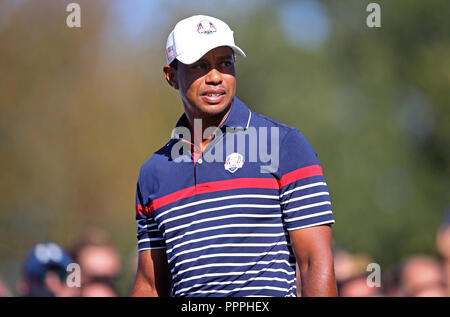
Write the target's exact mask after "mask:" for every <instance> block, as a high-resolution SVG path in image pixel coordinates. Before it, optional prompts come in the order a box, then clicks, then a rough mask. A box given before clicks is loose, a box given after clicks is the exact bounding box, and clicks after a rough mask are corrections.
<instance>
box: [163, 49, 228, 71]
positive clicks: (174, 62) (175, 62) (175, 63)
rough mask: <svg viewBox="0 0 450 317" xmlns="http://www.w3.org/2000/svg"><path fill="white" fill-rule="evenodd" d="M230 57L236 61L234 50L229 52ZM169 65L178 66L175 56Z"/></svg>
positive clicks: (175, 67)
mask: <svg viewBox="0 0 450 317" xmlns="http://www.w3.org/2000/svg"><path fill="white" fill-rule="evenodd" d="M231 58H232V60H233V63H234V62H235V61H236V55H235V54H234V52H233V53H232V54H231ZM169 66H170V67H172V68H174V69H175V70H177V68H178V60H177V59H176V58H175V59H174V60H173V61H172V63H170V64H169Z"/></svg>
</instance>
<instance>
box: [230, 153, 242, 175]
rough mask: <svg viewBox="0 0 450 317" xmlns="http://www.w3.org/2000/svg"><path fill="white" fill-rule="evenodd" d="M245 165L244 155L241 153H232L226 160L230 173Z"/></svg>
mask: <svg viewBox="0 0 450 317" xmlns="http://www.w3.org/2000/svg"><path fill="white" fill-rule="evenodd" d="M242 166H244V157H243V156H242V155H241V154H239V153H231V154H230V155H228V156H227V159H226V161H225V170H227V171H228V172H230V173H234V172H236V171H237V170H238V169H240V168H241V167H242Z"/></svg>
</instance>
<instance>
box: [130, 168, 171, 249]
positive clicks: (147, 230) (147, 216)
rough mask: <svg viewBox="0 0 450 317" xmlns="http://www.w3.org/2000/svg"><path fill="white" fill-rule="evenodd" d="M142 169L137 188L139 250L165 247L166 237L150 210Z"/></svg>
mask: <svg viewBox="0 0 450 317" xmlns="http://www.w3.org/2000/svg"><path fill="white" fill-rule="evenodd" d="M141 177H142V171H141V174H140V175H139V179H138V183H137V188H136V221H137V240H138V251H143V250H150V249H163V248H165V247H166V245H165V241H164V237H163V235H162V233H161V231H160V230H159V228H158V224H157V223H156V221H155V219H154V217H153V215H152V214H151V213H150V212H149V211H148V208H146V206H148V203H149V202H148V201H147V199H146V198H145V197H148V193H147V192H146V190H145V186H143V184H142V183H143V181H142V180H141Z"/></svg>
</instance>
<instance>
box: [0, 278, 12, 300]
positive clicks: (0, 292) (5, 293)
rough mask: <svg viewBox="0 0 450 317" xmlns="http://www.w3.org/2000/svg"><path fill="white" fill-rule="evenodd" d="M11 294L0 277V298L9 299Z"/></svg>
mask: <svg viewBox="0 0 450 317" xmlns="http://www.w3.org/2000/svg"><path fill="white" fill-rule="evenodd" d="M11 296H12V293H11V291H10V290H9V289H8V287H7V286H6V284H5V283H4V282H3V280H2V278H1V277H0V297H11Z"/></svg>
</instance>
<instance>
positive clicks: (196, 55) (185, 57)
mask: <svg viewBox="0 0 450 317" xmlns="http://www.w3.org/2000/svg"><path fill="white" fill-rule="evenodd" d="M221 46H228V47H229V48H231V49H232V50H233V52H234V53H235V54H237V55H239V56H242V57H246V55H245V53H244V51H243V50H241V49H240V48H239V47H238V46H236V45H233V44H219V45H212V46H208V47H204V48H200V49H195V50H192V52H185V53H182V54H180V55H178V56H177V57H176V59H177V60H179V61H180V62H182V63H183V64H187V65H189V64H193V63H195V62H196V61H198V60H199V59H200V58H202V57H203V55H205V54H206V53H208V52H209V51H210V50H212V49H215V48H217V47H221Z"/></svg>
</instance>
